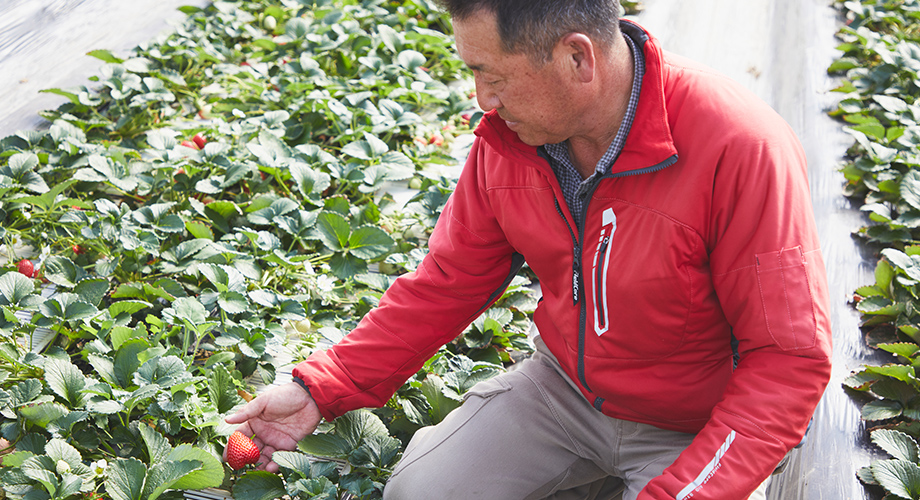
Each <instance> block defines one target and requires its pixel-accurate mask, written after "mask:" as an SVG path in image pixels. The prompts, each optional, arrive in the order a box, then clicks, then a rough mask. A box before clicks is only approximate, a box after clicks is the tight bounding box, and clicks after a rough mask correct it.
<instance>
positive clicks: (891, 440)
mask: <svg viewBox="0 0 920 500" xmlns="http://www.w3.org/2000/svg"><path fill="white" fill-rule="evenodd" d="M872 442H873V443H875V444H876V445H878V447H879V448H881V449H883V450H885V452H886V453H888V454H889V455H891V456H892V457H894V458H897V459H900V460H907V461H909V462H917V461H918V460H920V447H918V446H917V442H916V441H914V438H912V437H910V436H909V435H907V434H905V433H903V432H901V431H896V430H892V429H878V430H875V431H872Z"/></svg>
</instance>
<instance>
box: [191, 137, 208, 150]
mask: <svg viewBox="0 0 920 500" xmlns="http://www.w3.org/2000/svg"><path fill="white" fill-rule="evenodd" d="M192 141H193V142H194V143H195V145H196V146H198V149H204V145H205V144H207V143H208V140H207V139H205V138H204V136H203V135H201V134H195V137H192Z"/></svg>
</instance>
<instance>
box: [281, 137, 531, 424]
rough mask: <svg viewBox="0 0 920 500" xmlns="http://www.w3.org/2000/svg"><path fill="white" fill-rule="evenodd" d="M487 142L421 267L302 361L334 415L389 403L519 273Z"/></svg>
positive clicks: (326, 412) (320, 400)
mask: <svg viewBox="0 0 920 500" xmlns="http://www.w3.org/2000/svg"><path fill="white" fill-rule="evenodd" d="M483 149H484V147H483V145H482V142H481V140H480V139H477V140H476V141H475V142H474V145H473V148H472V151H471V152H470V155H469V158H468V160H467V163H466V165H465V166H464V169H463V172H462V174H461V176H460V180H459V181H458V184H457V187H456V189H455V191H454V193H453V194H452V195H451V197H450V200H449V201H448V203H447V205H446V206H445V208H444V210H443V212H442V213H441V215H440V217H439V219H438V223H437V224H436V226H435V229H434V231H433V233H432V235H431V238H430V240H429V253H428V255H427V256H426V257H425V259H424V260H423V262H422V263H421V264H420V265H419V267H418V269H417V270H416V271H415V272H414V273H410V274H407V275H404V276H401V277H400V278H399V279H397V280H396V281H395V283H393V285H392V286H391V287H390V288H389V289H388V290H387V291H386V293H385V294H384V295H383V297H382V298H381V300H380V304H379V306H378V307H376V308H375V309H373V310H372V311H371V312H369V313H368V314H367V315H366V316H365V317H364V318H363V319H362V320H361V322H360V323H359V324H358V326H357V327H356V328H355V329H354V330H353V331H352V332H351V333H349V334H348V335H346V336H345V338H344V339H343V340H342V341H341V342H339V343H338V344H336V345H335V346H333V347H332V348H330V349H328V350H326V351H322V352H316V353H314V354H312V355H311V356H310V357H309V358H308V359H306V360H305V361H303V362H302V363H300V364H299V365H297V366H296V367H295V369H294V373H293V374H294V376H295V377H298V378H300V379H301V380H303V381H304V384H305V385H306V386H307V387H308V388H309V390H310V394H311V395H312V396H313V399H314V400H315V401H316V403H317V405H318V407H319V409H320V411H321V413H322V415H323V417H325V418H326V419H327V420H330V419H333V418H335V417H337V416H339V415H342V414H343V413H345V412H348V411H350V410H353V409H356V408H363V407H376V406H382V405H383V404H385V403H386V402H387V400H388V399H389V398H390V397H392V395H393V394H394V393H395V392H396V390H397V389H398V388H399V387H400V386H401V385H402V384H403V383H405V381H406V380H407V379H408V378H409V377H410V376H412V375H413V374H414V373H416V372H417V371H418V370H419V369H420V368H421V367H422V365H423V364H424V363H425V361H427V360H428V359H429V358H431V356H433V355H434V354H435V352H437V350H438V349H439V348H440V347H441V346H442V345H444V344H446V343H447V342H450V341H451V340H452V339H454V338H455V337H456V336H457V335H459V334H460V333H461V332H462V331H463V329H464V328H466V327H467V326H468V325H469V324H470V323H471V322H472V321H473V320H474V319H475V318H476V316H478V315H479V314H480V313H481V312H482V311H484V310H485V309H486V308H487V307H488V306H489V305H491V303H493V302H494V301H495V300H497V298H498V297H500V296H501V293H502V292H503V291H504V289H505V288H506V287H507V285H508V284H509V283H510V280H511V278H513V276H514V275H515V274H516V272H517V270H518V268H519V267H520V263H521V261H520V260H518V259H517V258H515V256H514V252H513V249H512V248H511V246H510V244H509V243H508V242H507V240H506V239H505V236H504V234H503V232H502V231H501V228H500V227H499V226H498V223H497V221H496V219H495V216H494V215H493V213H492V210H491V208H490V207H489V203H488V200H487V198H486V192H485V189H483V186H484V184H483V179H482V170H483V168H482V167H483V165H482V162H483V158H484V157H485V154H484V153H483Z"/></svg>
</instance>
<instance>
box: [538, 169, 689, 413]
mask: <svg viewBox="0 0 920 500" xmlns="http://www.w3.org/2000/svg"><path fill="white" fill-rule="evenodd" d="M541 156H542V155H541ZM544 159H546V160H547V161H549V160H548V158H545V157H544ZM615 162H616V159H614V163H615ZM676 162H677V155H671V156H670V157H668V158H667V159H666V160H664V161H663V162H661V163H658V164H657V165H652V166H651V167H646V168H640V169H635V170H629V171H626V172H619V173H616V174H605V175H603V176H602V177H601V178H600V179H597V180H596V181H595V182H594V185H593V186H591V190H590V191H589V192H588V196H587V198H586V199H587V202H586V203H585V206H584V209H583V211H582V220H583V221H586V220H587V218H588V207H589V205H590V204H591V199H592V198H593V197H594V192H595V191H596V190H597V186H598V185H599V184H600V181H601V180H603V179H614V178H617V177H628V176H631V175H640V174H646V173H653V172H657V171H659V170H663V169H665V168H667V167H669V166H671V165H673V164H674V163H676ZM553 201H554V202H555V204H556V212H558V213H559V216H560V217H562V220H563V221H564V222H565V226H566V227H567V228H568V230H569V234H570V235H571V237H572V245H573V247H574V254H573V255H574V257H573V258H572V305H578V303H579V298H580V296H581V289H582V286H581V279H582V277H581V275H582V273H581V263H582V258H581V250H582V248H581V245H580V244H579V241H584V237H585V228H584V226H585V224H582V225H581V226H582V227H580V228H578V230H579V234H578V237H576V236H575V232H574V231H573V230H572V225H571V224H569V221H568V219H566V218H565V214H564V213H563V212H562V207H560V206H559V199H558V198H556V197H555V196H553ZM608 244H609V242H608ZM605 250H606V247H605ZM585 302H586V301H581V306H580V307H579V314H578V381H579V382H581V385H582V386H583V387H584V388H585V389H586V390H587V391H588V392H594V391H592V390H591V387H590V386H589V385H588V380H587V377H586V376H585V340H586V339H585V337H586V336H585V331H586V330H587V315H588V313H587V305H586V304H585ZM603 404H604V398H601V397H595V399H594V401H593V402H592V405H593V406H594V408H595V409H597V411H601V406H602V405H603Z"/></svg>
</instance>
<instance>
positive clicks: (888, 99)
mask: <svg viewBox="0 0 920 500" xmlns="http://www.w3.org/2000/svg"><path fill="white" fill-rule="evenodd" d="M872 99H873V100H874V101H875V102H877V103H879V105H881V106H882V107H883V108H885V111H888V112H890V113H904V112H906V111H907V110H908V109H909V108H908V106H907V103H906V102H904V100H903V99H901V98H898V97H894V96H887V95H874V96H872Z"/></svg>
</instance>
